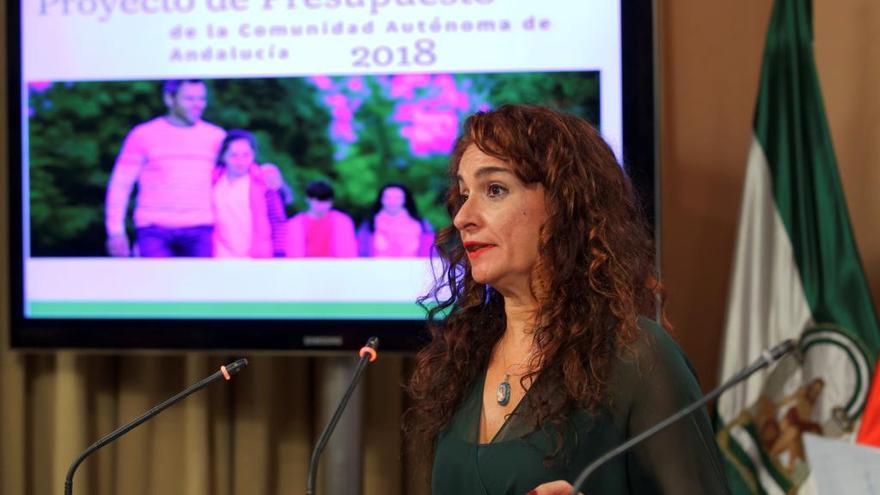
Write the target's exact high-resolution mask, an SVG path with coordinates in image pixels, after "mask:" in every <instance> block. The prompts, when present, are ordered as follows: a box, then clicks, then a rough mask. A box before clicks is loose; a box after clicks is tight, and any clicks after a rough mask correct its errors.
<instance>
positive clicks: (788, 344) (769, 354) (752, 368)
mask: <svg viewBox="0 0 880 495" xmlns="http://www.w3.org/2000/svg"><path fill="white" fill-rule="evenodd" d="M795 347H797V343H796V342H795V341H794V339H787V340H785V341H783V342H782V343H781V344H779V345H777V346H776V347H773V348H772V349H765V350H764V351H763V352H762V353H761V357H760V358H758V360H757V361H755V362H754V363H752V364H750V365H749V366H748V367H747V368H745V369H743V370H741V371H740V372H739V373H737V374H736V375H734V376H733V377H732V378H730V379H729V380H727V381H726V382H724V383H723V384H722V385H721V386H719V387H718V388H716V389H715V390H712V391H711V392H709V393H708V394H706V395H705V396H703V398H701V399H700V400H698V401H696V402H694V403H692V404H690V405H688V406H687V407H685V408H684V409H682V410H680V411H678V412H677V413H675V414H673V415H672V416H669V417H668V418H666V419H664V420H663V421H661V422H659V423H657V424H656V425H654V426H652V427H650V428H648V429H647V430H645V431H643V432H641V433H639V434H638V435H636V436H634V437H632V438H630V439H629V440H627V441H626V442H624V443H622V444H620V445H618V446H617V447H616V448H614V449H612V450H611V451H609V452H607V453H606V454H605V455H603V456H602V457H600V458H598V459H596V460H595V461H593V462H592V463H591V464H590V465H589V466H587V467H586V469H584V470H583V471H581V474H580V476H578V477H577V479H576V480H575V482H574V486H573V487H572V490H571V493H572V494H577V493H580V490H581V487H582V486H583V485H584V482H585V481H586V480H587V478H588V477H589V476H590V475H591V474H593V472H594V471H596V470H597V469H599V468H600V467H602V465H604V464H605V463H606V462H608V461H610V460H611V459H613V458H615V457H617V456H619V455H620V454H622V453H624V452H626V451H627V450H629V449H631V448H632V447H633V446H635V445H636V444H638V443H641V442H642V441H644V440H645V439H647V438H649V437H651V436H653V435H654V434H656V433H657V432H659V431H661V430H663V429H665V428H666V427H667V426H669V425H671V424H673V423H675V422H676V421H678V420H679V419H681V418H683V417H685V416H687V415H688V414H690V413H692V412H694V411H695V410H696V409H698V408H700V407H703V406H704V405H706V403H708V402H709V401H710V400H712V399H714V398H716V397H718V396H719V395H721V394H722V393H723V392H724V391H725V390H727V389H729V388H731V387H733V386H734V385H736V384H738V383H739V382H741V381H743V380H745V379H746V378H748V377H749V376H751V375H752V374H753V373H754V372H756V371H758V370H760V369H762V368H765V367H767V366H769V365H771V364H773V363H775V362H776V361H778V360H779V359H780V358H782V356H784V355H786V354H788V353H789V352H791V351H792V350H793V349H794V348H795Z"/></svg>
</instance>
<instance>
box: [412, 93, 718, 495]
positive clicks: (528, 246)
mask: <svg viewBox="0 0 880 495" xmlns="http://www.w3.org/2000/svg"><path fill="white" fill-rule="evenodd" d="M449 178H450V188H449V193H448V209H449V212H450V215H451V216H452V217H453V226H451V227H449V228H447V229H444V230H443V231H441V232H440V234H439V235H438V238H437V242H436V247H437V249H438V253H439V255H440V257H441V258H442V260H443V262H444V271H443V274H442V276H441V277H438V280H437V282H436V284H435V287H434V290H433V291H432V294H431V297H430V299H431V300H430V301H428V302H429V304H427V306H428V307H430V310H429V326H430V330H431V336H432V339H431V342H430V343H429V344H428V345H427V346H426V347H425V348H424V349H423V350H422V351H421V352H420V353H419V355H418V359H417V363H416V368H415V371H414V374H413V376H412V379H411V381H410V383H409V387H408V389H409V393H410V394H411V396H412V398H413V399H414V402H415V405H414V407H413V408H412V409H411V410H410V411H408V413H407V417H406V431H407V435H408V441H409V442H410V447H411V450H412V451H413V452H414V455H417V456H421V460H422V461H425V462H426V463H428V464H430V465H431V466H432V469H431V488H432V492H433V493H434V494H480V495H484V494H485V495H495V494H498V495H501V494H515V495H524V494H526V493H536V494H540V495H544V494H563V493H564V494H568V493H570V490H571V485H570V483H571V482H572V481H573V480H574V479H575V478H576V477H577V475H578V474H579V472H580V471H581V470H582V469H583V468H584V467H585V466H586V465H588V464H589V463H590V462H591V461H592V460H594V459H596V458H597V457H599V456H600V455H601V454H603V453H604V452H606V451H607V450H610V449H612V448H614V447H616V446H617V445H619V444H621V443H623V442H625V441H626V440H627V439H628V438H630V437H632V436H634V435H636V434H638V433H640V432H642V431H643V430H645V429H647V428H649V427H650V426H652V425H653V424H655V423H656V422H658V421H660V420H662V419H663V418H665V417H666V416H668V415H670V414H672V413H673V412H675V411H677V410H678V409H679V408H681V407H683V406H685V405H687V404H689V403H690V402H692V401H694V400H697V399H698V398H699V397H700V389H699V386H698V384H697V380H696V378H695V376H694V373H693V371H692V369H691V368H690V366H689V363H688V362H687V360H686V358H685V357H684V355H683V354H682V352H681V350H680V349H679V347H678V346H677V345H676V344H675V343H674V342H673V341H672V339H671V338H670V337H669V336H668V335H667V333H666V331H665V330H664V328H662V327H661V326H660V325H659V324H657V323H656V322H654V321H653V320H651V319H649V316H650V315H653V314H654V313H655V310H654V308H655V301H656V300H657V296H658V294H660V287H659V284H658V282H657V280H656V278H655V277H654V265H653V255H654V253H653V249H652V242H651V238H650V234H649V232H648V229H647V227H646V225H645V222H644V220H643V217H642V215H641V212H640V210H639V207H638V205H637V200H636V197H635V195H634V192H633V188H632V186H631V184H630V182H629V181H628V179H627V177H626V176H625V175H624V173H623V171H622V170H621V167H620V166H619V165H618V163H617V161H616V159H615V157H614V154H613V152H612V151H611V149H610V148H609V147H608V145H607V144H606V143H605V142H604V141H603V140H602V138H601V137H600V136H599V134H598V132H597V131H596V130H595V129H594V128H593V127H592V126H590V124H588V123H587V122H586V121H584V120H582V119H580V118H577V117H574V116H571V115H566V114H562V113H558V112H556V111H553V110H549V109H546V108H539V107H530V106H503V107H500V108H498V109H497V110H493V111H490V112H486V113H478V114H476V115H473V116H471V117H470V118H469V119H468V120H467V122H466V123H465V129H464V133H463V135H462V136H461V137H460V138H459V140H458V143H457V145H456V147H455V150H454V152H453V155H452V159H451V162H450V167H449ZM426 299H428V298H426ZM441 315H445V317H442V318H441ZM584 492H585V493H586V494H587V495H594V494H627V493H633V494H653V493H676V494H677V493H688V494H689V493H701V494H706V493H709V494H712V493H727V487H726V482H725V478H724V473H723V469H722V465H721V462H720V460H719V456H718V453H717V450H716V448H715V443H714V436H713V434H712V428H711V426H710V423H709V419H708V417H707V415H706V413H705V411H702V410H701V411H698V412H697V413H694V414H692V415H691V416H689V417H688V418H685V419H684V420H682V421H680V422H678V423H676V424H675V425H673V426H672V427H671V428H668V429H666V430H664V431H663V432H661V433H660V434H658V435H655V436H654V437H652V438H650V439H649V440H647V441H646V442H644V443H642V444H640V445H638V446H637V447H635V448H634V449H633V450H631V451H629V452H628V453H627V454H626V455H623V456H618V457H617V458H615V459H613V460H612V461H611V462H609V463H608V464H606V465H605V466H604V467H603V468H602V469H600V470H599V471H598V472H596V473H595V474H594V475H593V476H592V477H591V478H590V479H588V480H587V483H586V485H585V490H584Z"/></svg>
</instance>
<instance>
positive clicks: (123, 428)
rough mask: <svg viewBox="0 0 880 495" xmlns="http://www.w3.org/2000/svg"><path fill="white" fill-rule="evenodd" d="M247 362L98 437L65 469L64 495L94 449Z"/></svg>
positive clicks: (228, 376)
mask: <svg viewBox="0 0 880 495" xmlns="http://www.w3.org/2000/svg"><path fill="white" fill-rule="evenodd" d="M247 363H248V362H247V359H239V360H238V361H235V362H234V363H231V364H229V365H227V366H221V367H220V370H219V371H217V372H215V373H214V374H213V375H211V376H209V377H207V378H205V379H203V380H202V381H200V382H198V383H195V384H193V385H190V386H189V387H188V388H186V389H185V390H184V391H182V392H180V393H178V394H177V395H175V396H173V397H171V398H169V399H167V400H166V401H165V402H163V403H161V404H159V405H158V406H156V407H154V408H152V409H150V410H149V411H147V412H145V413H143V414H141V415H140V416H138V417H137V418H135V419H134V420H132V421H131V422H130V423H127V424H125V425H123V426H121V427H119V428H117V429H116V430H113V431H112V432H110V433H109V434H107V435H106V436H104V437H103V438H101V439H99V440H98V441H97V442H95V443H93V444H92V445H91V446H90V447H89V448H87V449H86V450H85V451H83V453H82V454H80V455H79V457H77V458H76V459H74V461H73V463H71V464H70V468H69V469H68V470H67V477H66V478H65V480H64V495H73V475H74V474H76V470H77V468H78V467H79V465H80V464H81V463H82V462H83V461H84V460H85V459H86V457H88V456H90V455H92V454H93V453H94V452H95V451H97V450H98V449H100V448H102V447H104V446H105V445H107V444H109V443H111V442H113V441H114V440H116V439H117V438H119V437H121V436H122V435H125V434H126V433H128V432H130V431H131V430H133V429H135V428H137V427H138V426H140V425H141V424H143V423H144V422H145V421H147V420H149V419H150V418H152V417H153V416H155V415H157V414H159V413H160V412H162V411H164V410H165V409H167V408H169V407H171V406H173V405H174V404H176V403H178V402H180V401H181V400H183V399H185V398H186V397H188V396H189V395H191V394H193V393H195V392H198V391H199V390H201V389H203V388H205V387H207V386H208V385H210V384H211V383H213V382H215V381H217V380H219V379H220V378H221V377H223V378H225V379H226V380H230V379H232V375H234V374H236V373H238V372H239V371H241V370H242V368H244V367H245V366H247Z"/></svg>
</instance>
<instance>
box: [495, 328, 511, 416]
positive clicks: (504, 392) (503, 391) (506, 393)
mask: <svg viewBox="0 0 880 495" xmlns="http://www.w3.org/2000/svg"><path fill="white" fill-rule="evenodd" d="M503 343H504V342H502V344H503ZM505 347H506V346H505ZM499 354H501V356H500V357H501V365H502V366H504V380H501V383H499V384H498V388H496V389H495V402H497V403H498V405H499V406H501V407H504V406H506V405H507V404H509V403H510V368H509V367H508V366H507V360H506V359H504V350H503V349H500V350H499Z"/></svg>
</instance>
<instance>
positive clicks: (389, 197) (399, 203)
mask: <svg viewBox="0 0 880 495" xmlns="http://www.w3.org/2000/svg"><path fill="white" fill-rule="evenodd" d="M381 201H382V211H384V212H385V213H387V214H389V215H397V214H398V213H400V212H401V211H403V205H404V203H405V202H406V193H404V192H403V189H401V188H399V187H394V186H392V187H386V188H385V190H384V191H382V200H381Z"/></svg>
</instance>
